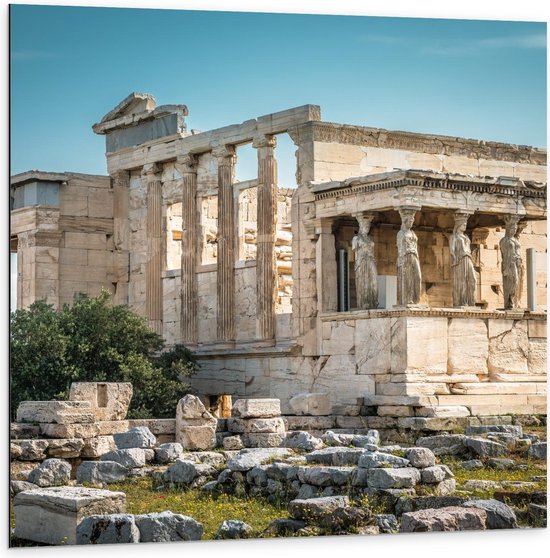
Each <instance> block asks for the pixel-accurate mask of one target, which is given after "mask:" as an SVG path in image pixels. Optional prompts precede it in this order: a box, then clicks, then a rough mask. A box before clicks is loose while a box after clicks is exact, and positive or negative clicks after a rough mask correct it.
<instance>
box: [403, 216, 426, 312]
mask: <svg viewBox="0 0 550 558" xmlns="http://www.w3.org/2000/svg"><path fill="white" fill-rule="evenodd" d="M418 209H419V208H418V207H399V208H398V211H399V215H400V216H401V229H400V231H399V232H398V233H397V304H398V305H399V306H407V305H416V304H418V303H419V302H420V290H421V286H422V275H421V272H420V260H419V257H418V238H417V236H416V234H415V233H414V231H413V230H412V226H413V223H414V216H415V214H416V212H417V210H418Z"/></svg>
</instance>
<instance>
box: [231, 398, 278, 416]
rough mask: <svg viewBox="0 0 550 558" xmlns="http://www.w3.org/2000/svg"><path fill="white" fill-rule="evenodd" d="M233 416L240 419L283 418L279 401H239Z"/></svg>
mask: <svg viewBox="0 0 550 558" xmlns="http://www.w3.org/2000/svg"><path fill="white" fill-rule="evenodd" d="M233 415H234V416H236V417H240V418H272V417H279V416H281V401H280V400H279V399H237V400H236V401H235V403H234V404H233Z"/></svg>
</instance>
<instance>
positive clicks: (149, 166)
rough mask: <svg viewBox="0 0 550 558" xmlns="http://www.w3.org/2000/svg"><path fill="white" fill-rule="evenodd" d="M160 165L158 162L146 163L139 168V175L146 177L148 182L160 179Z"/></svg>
mask: <svg viewBox="0 0 550 558" xmlns="http://www.w3.org/2000/svg"><path fill="white" fill-rule="evenodd" d="M161 173H162V166H161V165H159V164H158V163H146V164H145V165H143V168H142V169H141V176H142V177H144V178H147V180H148V181H149V182H154V181H156V180H160V174H161Z"/></svg>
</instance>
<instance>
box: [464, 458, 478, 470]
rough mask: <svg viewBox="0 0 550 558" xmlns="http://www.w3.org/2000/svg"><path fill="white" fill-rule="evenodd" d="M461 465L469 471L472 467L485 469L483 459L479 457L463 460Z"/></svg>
mask: <svg viewBox="0 0 550 558" xmlns="http://www.w3.org/2000/svg"><path fill="white" fill-rule="evenodd" d="M460 466H461V467H462V468H463V469H466V470H467V471H471V470H472V469H483V461H480V460H479V459H469V460H468V461H463V462H462V463H461V464H460Z"/></svg>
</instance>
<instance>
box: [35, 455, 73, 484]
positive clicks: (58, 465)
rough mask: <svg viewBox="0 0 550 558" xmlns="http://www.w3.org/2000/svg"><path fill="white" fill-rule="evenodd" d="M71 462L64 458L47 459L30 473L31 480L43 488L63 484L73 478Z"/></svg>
mask: <svg viewBox="0 0 550 558" xmlns="http://www.w3.org/2000/svg"><path fill="white" fill-rule="evenodd" d="M71 470H72V467H71V464H70V463H68V462H67V461H63V460H62V459H46V460H45V461H43V462H42V463H41V464H40V465H39V466H38V467H37V468H36V469H34V470H33V471H32V472H31V474H30V475H29V482H32V483H33V484H36V485H37V486H40V487H42V488H46V487H49V486H63V485H65V484H67V483H68V482H69V480H70V478H71Z"/></svg>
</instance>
